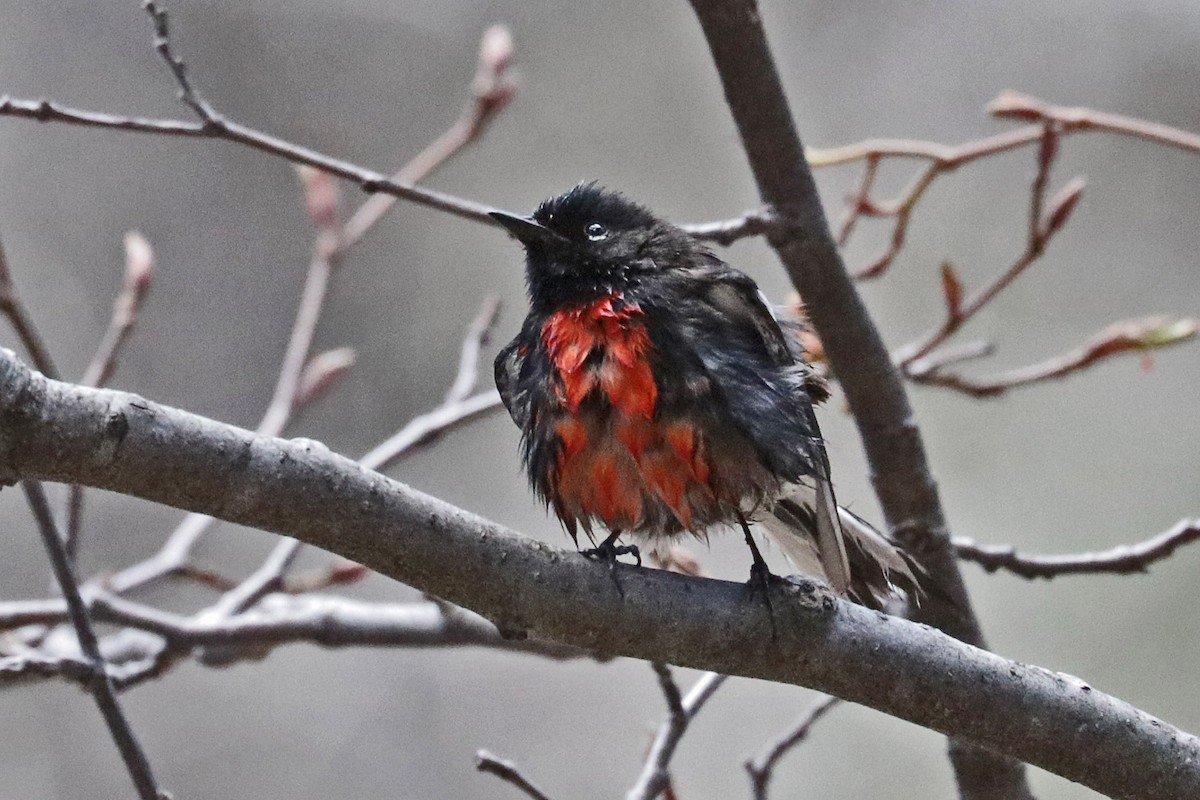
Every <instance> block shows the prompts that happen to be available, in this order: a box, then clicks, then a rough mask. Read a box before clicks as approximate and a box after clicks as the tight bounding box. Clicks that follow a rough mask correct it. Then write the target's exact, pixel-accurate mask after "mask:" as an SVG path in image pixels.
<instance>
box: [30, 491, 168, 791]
mask: <svg viewBox="0 0 1200 800" xmlns="http://www.w3.org/2000/svg"><path fill="white" fill-rule="evenodd" d="M21 488H22V489H23V490H24V491H25V497H26V498H27V499H28V501H29V506H30V508H32V509H33V515H34V517H35V519H36V520H37V526H38V530H39V531H41V534H42V543H43V544H44V545H45V547H46V554H47V555H48V556H49V558H50V564H51V566H53V568H54V576H55V578H56V579H57V580H58V585H59V588H60V589H62V593H63V597H64V599H65V600H66V606H67V611H68V614H69V616H70V619H71V624H72V626H73V627H74V628H75V636H76V638H77V639H78V641H79V649H80V651H82V653H83V659H84V661H86V662H87V665H88V676H87V686H88V689H89V690H90V691H91V693H92V698H93V699H94V700H95V701H96V706H97V707H98V708H99V709H100V713H101V715H102V716H103V717H104V722H105V724H107V725H108V732H109V734H110V735H111V736H112V739H113V742H115V743H116V745H117V750H119V751H120V753H121V758H122V759H123V760H124V762H125V768H126V769H127V770H128V771H129V777H130V778H132V779H133V785H134V786H135V787H136V788H137V791H138V795H139V796H140V797H141V798H142V800H160V799H161V798H162V797H164V796H165V795H163V794H161V793H160V792H159V790H158V785H157V784H156V783H155V781H154V774H153V773H152V772H151V770H150V762H149V761H147V760H146V754H145V753H144V752H143V751H142V747H141V745H140V744H138V740H137V736H135V735H134V733H133V728H131V727H130V725H129V720H127V719H126V718H125V713H124V712H123V711H122V710H121V704H120V702H119V701H118V700H117V693H116V689H115V688H114V687H113V684H112V680H111V679H110V678H109V676H108V671H107V669H106V667H105V662H104V657H103V656H102V655H101V654H100V645H99V643H98V641H97V639H96V631H95V629H94V628H93V627H92V621H91V617H90V616H89V615H88V609H87V606H86V605H85V604H84V602H83V597H82V596H81V595H80V593H79V583H78V582H77V581H76V580H75V574H74V571H73V570H72V568H71V562H70V560H69V559H68V558H67V552H66V549H65V548H64V547H63V543H62V540H61V539H60V538H59V534H58V531H57V530H56V528H55V525H54V517H53V515H52V514H51V513H50V504H49V503H48V502H47V501H46V493H45V491H44V490H43V489H42V485H41V483H39V482H38V481H36V480H25V481H23V482H22V483H21Z"/></svg>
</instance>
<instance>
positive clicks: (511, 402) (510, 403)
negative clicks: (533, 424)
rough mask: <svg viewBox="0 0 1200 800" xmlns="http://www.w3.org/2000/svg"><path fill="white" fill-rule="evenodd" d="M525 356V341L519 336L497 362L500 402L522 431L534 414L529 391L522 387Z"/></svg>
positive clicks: (506, 348)
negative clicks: (522, 368)
mask: <svg viewBox="0 0 1200 800" xmlns="http://www.w3.org/2000/svg"><path fill="white" fill-rule="evenodd" d="M525 355H526V348H525V347H524V345H523V339H522V337H521V336H517V337H516V338H515V339H513V340H512V341H511V342H509V343H508V344H507V345H505V346H504V347H503V348H502V349H501V350H500V352H499V353H498V354H497V355H496V362H495V370H496V389H497V390H498V391H499V392H500V400H501V401H502V402H503V403H504V407H505V408H506V409H508V415H509V416H510V417H512V419H513V422H515V423H517V426H518V427H519V428H521V430H522V431H523V430H525V429H526V427H528V425H529V422H530V415H531V414H532V408H531V405H530V398H529V391H528V389H526V388H525V387H522V386H521V380H520V378H521V367H522V365H523V363H524V361H525Z"/></svg>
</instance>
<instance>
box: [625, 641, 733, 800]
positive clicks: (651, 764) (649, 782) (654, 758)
mask: <svg viewBox="0 0 1200 800" xmlns="http://www.w3.org/2000/svg"><path fill="white" fill-rule="evenodd" d="M652 666H653V667H654V671H655V673H656V674H657V675H658V682H659V684H660V685H661V686H662V690H663V695H664V696H665V697H666V700H667V718H666V719H665V720H663V723H662V725H660V726H659V728H658V733H657V734H656V735H655V737H654V742H653V743H652V744H651V745H650V752H649V753H647V754H646V765H645V766H644V767H643V768H642V774H641V775H639V776H638V779H637V782H636V783H635V784H634V785H633V788H632V789H630V790H629V792H628V794H626V795H625V800H654V798H656V797H658V796H659V795H660V794H662V793H663V791H664V790H666V788H667V787H668V786H669V785H670V783H671V772H670V764H671V757H672V756H674V755H675V749H676V748H677V747H678V746H679V742H680V740H681V739H683V735H684V734H685V733H687V729H688V726H689V725H690V724H691V722H692V719H694V718H695V716H696V715H697V714H699V713H700V709H701V708H703V707H704V704H705V703H707V702H708V699H709V698H710V697H712V696H713V693H714V692H715V691H717V689H718V688H719V687H720V686H721V684H722V683H724V681H725V677H726V676H724V675H720V674H718V673H716V672H709V673H707V674H705V675H702V676H701V677H700V679H699V680H697V681H696V683H695V684H694V685H693V686H692V688H691V689H690V690H689V691H688V693H687V697H681V696H680V694H679V686H678V685H677V684H676V683H675V680H674V679H673V678H672V677H671V669H670V667H668V666H667V665H666V664H662V663H659V662H655V663H654V664H652Z"/></svg>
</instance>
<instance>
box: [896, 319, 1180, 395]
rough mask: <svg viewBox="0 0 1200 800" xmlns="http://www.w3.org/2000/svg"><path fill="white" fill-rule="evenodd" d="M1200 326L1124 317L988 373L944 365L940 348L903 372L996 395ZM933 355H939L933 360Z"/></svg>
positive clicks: (1166, 341)
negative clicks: (1062, 349)
mask: <svg viewBox="0 0 1200 800" xmlns="http://www.w3.org/2000/svg"><path fill="white" fill-rule="evenodd" d="M1198 332H1200V321H1197V320H1194V319H1174V318H1170V317H1148V318H1146V319H1134V320H1125V321H1123V322H1117V323H1114V324H1112V325H1109V326H1108V327H1107V328H1105V329H1104V330H1102V331H1100V332H1099V333H1098V334H1096V335H1095V336H1093V337H1092V338H1091V339H1090V340H1088V342H1087V343H1085V344H1084V345H1083V346H1082V347H1079V348H1076V349H1075V350H1072V351H1070V352H1069V353H1064V354H1063V355H1060V356H1055V357H1054V358H1050V359H1047V360H1046V361H1041V362H1039V363H1037V364H1031V365H1029V366H1026V367H1021V368H1019V369H1013V370H1009V371H1008V372H1002V373H1000V374H998V375H992V376H989V377H986V378H969V377H966V376H964V375H959V374H956V373H952V372H946V371H945V370H943V369H942V367H943V366H945V365H946V364H948V363H950V362H949V361H948V360H946V358H945V357H944V356H943V357H941V358H937V357H938V355H939V353H940V352H941V351H938V352H935V353H932V354H931V355H930V356H927V357H926V358H924V359H920V360H918V361H914V362H913V363H911V364H910V365H909V366H908V368H907V369H906V370H905V374H906V375H907V376H908V378H909V379H910V380H911V381H913V382H914V383H919V384H925V385H929V386H943V387H945V388H948V389H954V390H956V391H959V392H963V393H964V394H968V395H970V396H972V397H977V398H986V397H998V396H999V395H1002V394H1004V393H1005V392H1007V391H1008V390H1010V389H1015V388H1018V387H1021V386H1030V385H1033V384H1036V383H1041V382H1043V381H1048V380H1054V379H1056V378H1063V377H1066V376H1067V375H1070V374H1072V373H1075V372H1079V371H1081V370H1084V369H1087V368H1088V367H1090V366H1092V365H1093V364H1095V363H1097V362H1099V361H1103V360H1105V359H1107V358H1110V357H1112V356H1115V355H1119V354H1121V353H1133V352H1140V353H1145V352H1147V351H1149V350H1153V349H1157V348H1159V347H1167V346H1169V345H1174V344H1179V343H1182V342H1185V341H1188V340H1190V339H1193V338H1195V337H1196V335H1197V333H1198ZM935 358H936V359H937V360H936V361H933V360H931V359H935Z"/></svg>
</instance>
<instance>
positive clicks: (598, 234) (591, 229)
mask: <svg viewBox="0 0 1200 800" xmlns="http://www.w3.org/2000/svg"><path fill="white" fill-rule="evenodd" d="M583 232H584V233H585V234H587V237H588V239H590V240H591V241H593V242H598V241H600V240H601V239H607V238H608V228H606V227H604V226H603V225H601V224H600V223H599V222H592V223H590V224H589V225H588V226H587V227H586V228H584V229H583Z"/></svg>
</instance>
